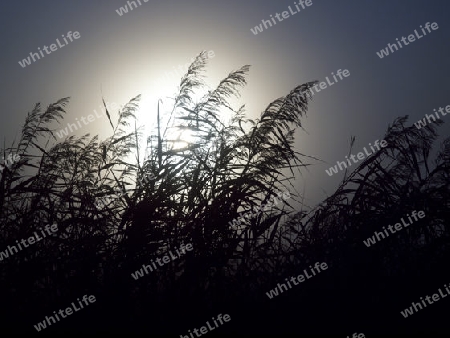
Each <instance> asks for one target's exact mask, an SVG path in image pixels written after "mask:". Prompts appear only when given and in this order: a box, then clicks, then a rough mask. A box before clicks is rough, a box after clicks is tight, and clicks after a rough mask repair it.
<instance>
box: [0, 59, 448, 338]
mask: <svg viewBox="0 0 450 338" xmlns="http://www.w3.org/2000/svg"><path fill="white" fill-rule="evenodd" d="M206 64H207V55H206V52H202V53H200V54H199V55H198V56H197V58H196V59H195V61H194V62H193V63H192V64H191V66H190V67H189V69H188V71H187V73H186V75H184V77H183V78H182V79H181V82H180V85H179V92H178V94H177V95H176V97H175V98H174V102H173V107H172V110H171V111H170V113H169V118H168V121H169V122H168V123H167V125H166V126H161V124H160V121H161V120H160V114H159V113H160V111H159V106H158V111H157V113H158V114H157V122H158V128H157V135H151V136H152V137H149V138H148V139H147V143H146V144H145V146H143V145H142V144H141V143H140V141H139V140H140V137H141V135H142V132H141V130H140V129H139V128H138V127H136V123H135V113H136V110H137V109H138V107H139V100H140V96H136V97H135V98H133V99H131V100H130V101H129V102H128V104H126V105H125V106H124V107H123V108H122V109H120V110H119V111H118V112H110V111H108V108H107V107H106V104H104V105H105V109H106V113H107V117H108V119H109V123H110V124H111V130H112V131H111V136H110V137H108V138H106V139H105V140H103V141H102V140H100V139H99V137H98V136H93V137H90V135H89V134H87V135H84V136H81V137H75V136H70V137H67V138H66V139H64V140H63V141H60V140H59V139H57V138H56V137H55V135H54V133H55V130H57V128H56V127H55V125H56V124H58V123H60V122H61V121H62V120H63V117H64V114H65V113H66V110H65V106H66V105H67V103H68V102H69V98H64V99H61V100H59V101H57V102H56V103H54V104H51V105H50V106H48V108H46V109H42V107H41V105H40V104H37V105H36V106H35V107H34V109H33V110H32V111H31V112H30V113H29V114H28V116H27V118H26V121H25V124H24V127H23V130H22V135H21V138H20V140H18V142H17V144H16V143H14V144H13V145H11V146H10V147H8V148H6V149H4V151H3V152H4V154H5V155H7V154H9V153H14V154H19V155H20V160H19V161H17V162H16V163H13V164H12V165H11V166H10V167H5V169H4V170H3V172H2V174H1V180H0V219H1V232H0V244H1V247H0V251H2V250H3V251H4V250H5V249H6V248H7V246H8V245H14V244H15V243H16V240H19V241H20V240H21V239H26V238H28V237H30V236H32V235H33V233H34V232H35V231H37V229H41V228H43V227H44V226H45V225H47V224H54V223H56V224H58V229H59V230H58V231H57V232H56V233H55V234H54V235H52V236H49V237H48V238H46V239H45V240H42V241H39V242H38V243H35V244H34V245H32V246H30V247H29V248H26V249H25V250H23V251H21V252H19V253H17V254H14V255H11V256H10V257H7V258H6V257H3V260H0V266H1V270H0V271H1V272H0V285H1V287H0V296H1V299H2V300H3V302H2V306H1V307H0V309H1V318H2V319H3V322H4V323H3V330H4V332H9V331H10V332H13V333H26V332H35V331H34V328H33V325H34V324H36V323H38V322H39V321H42V319H43V318H44V317H45V316H46V315H50V314H52V313H53V311H56V310H58V309H60V308H61V309H63V308H65V307H67V306H68V305H69V304H70V303H71V302H73V301H75V300H76V299H77V297H81V296H83V295H84V294H87V295H91V294H92V295H95V297H96V299H97V301H96V303H95V304H93V305H91V306H90V307H89V308H88V309H85V310H83V311H82V312H80V313H77V315H76V316H71V317H70V318H68V319H65V320H61V322H58V323H56V324H54V325H52V326H51V327H49V328H47V329H46V332H48V333H52V332H53V333H56V332H58V333H63V332H78V333H93V332H107V333H144V332H145V333H172V334H185V332H187V330H188V329H191V328H193V327H199V325H200V324H201V323H204V322H205V321H206V320H208V318H211V317H212V316H214V315H216V314H217V313H223V314H224V313H229V314H230V316H231V321H230V322H229V323H227V324H226V325H223V327H221V328H220V332H242V333H266V334H269V333H274V334H276V333H301V334H308V333H316V334H318V333H322V334H325V333H334V334H338V333H342V334H343V335H346V334H349V332H355V331H359V332H364V333H365V334H366V335H367V334H369V333H390V334H393V333H399V332H404V333H410V332H416V331H417V330H419V331H420V330H421V331H422V332H434V331H433V330H435V331H439V330H440V331H443V330H446V331H447V332H448V331H449V330H448V324H446V321H445V320H444V314H445V311H444V310H445V301H443V302H441V303H442V304H440V305H435V307H436V308H435V309H428V310H427V311H428V313H425V311H423V312H424V313H421V314H420V315H419V314H417V315H415V316H416V319H417V320H415V321H414V322H410V321H409V320H405V319H403V317H401V315H400V311H401V310H403V309H404V308H406V307H407V306H409V305H410V303H411V301H413V300H416V299H417V298H418V296H422V295H425V294H427V293H429V292H430V290H434V289H436V288H437V287H439V286H440V285H443V283H445V282H448V281H449V278H448V277H449V274H448V272H447V271H446V269H445V265H444V264H445V263H446V262H447V258H448V255H449V240H448V239H449V229H448V221H447V220H448V219H450V218H449V210H450V209H449V193H450V189H449V186H450V176H449V166H450V139H446V140H444V142H443V143H442V145H441V148H440V149H438V150H437V151H436V154H434V155H432V154H433V149H434V148H433V145H434V144H435V143H436V139H437V136H438V135H437V128H438V126H439V125H440V124H441V123H442V122H441V121H436V123H434V124H432V125H431V124H430V125H427V126H425V127H423V128H422V129H420V130H418V129H417V128H415V127H414V126H407V125H406V123H407V116H405V117H399V118H397V119H395V121H394V122H393V123H392V125H391V126H389V128H388V130H387V132H386V135H385V136H384V139H385V140H386V141H387V142H388V146H387V147H386V148H383V149H381V150H380V151H378V152H377V153H375V154H373V155H372V156H370V157H368V158H366V159H365V160H364V161H362V162H361V163H360V164H359V166H355V167H354V168H353V169H352V171H351V172H349V173H347V172H346V173H345V176H344V179H343V181H342V183H341V184H340V186H339V188H338V189H337V190H336V192H335V193H334V194H333V195H331V196H330V197H328V198H327V199H326V200H325V201H323V202H322V203H320V204H319V205H318V206H317V207H315V208H313V209H311V210H306V209H303V208H302V210H300V211H299V210H296V207H297V208H298V206H299V205H300V206H302V205H303V204H302V200H303V197H304V196H302V194H300V193H298V192H297V190H296V182H295V178H294V175H295V174H296V173H297V172H300V173H301V171H302V169H304V168H305V167H306V166H309V165H311V164H312V163H310V162H314V161H316V160H317V159H316V158H315V157H313V156H307V155H304V154H302V153H300V152H299V151H297V150H296V149H295V148H294V139H295V132H296V131H297V130H298V129H302V123H301V122H302V118H303V117H304V116H305V115H306V113H307V108H308V103H309V102H310V100H311V96H310V90H308V89H310V88H311V87H312V86H313V85H314V84H315V83H316V82H307V83H305V84H302V85H300V86H297V87H296V88H294V89H293V90H292V91H291V92H290V93H288V94H287V95H286V96H284V97H281V98H279V99H277V100H275V101H273V102H271V103H270V104H269V105H268V106H267V107H266V109H265V110H264V111H263V112H262V113H261V116H260V118H258V119H256V120H252V119H248V118H246V117H245V106H241V107H240V108H238V109H235V108H233V107H232V106H231V104H230V103H229V101H230V98H232V97H236V96H239V88H240V87H242V86H243V85H245V84H246V80H245V76H246V74H247V73H248V71H249V66H244V67H242V68H240V69H238V70H236V71H233V72H231V73H230V74H229V75H228V76H227V77H226V78H225V79H224V80H222V81H221V82H220V83H219V84H218V85H217V87H216V88H215V89H214V90H209V91H207V92H206V93H205V94H204V96H203V97H202V98H201V99H200V101H199V102H194V100H193V99H192V97H193V94H194V93H196V92H198V91H201V90H202V89H204V84H203V82H202V72H203V71H204V70H205V67H206ZM294 98H295V100H294ZM224 111H226V113H227V114H229V115H230V116H231V119H230V121H224V119H223V118H222V116H224V115H223V113H224ZM150 113H151V112H149V114H150ZM115 114H116V115H117V120H116V121H113V116H115ZM132 125H134V127H131V126H132ZM52 126H53V127H55V128H53V127H52ZM170 128H177V129H179V130H186V131H193V132H194V134H195V135H196V138H195V141H191V142H186V144H185V146H183V147H175V146H174V143H173V142H172V141H173V140H171V139H170V138H171V136H170ZM155 140H156V141H155ZM351 144H353V142H351ZM143 147H144V148H145V149H146V156H145V158H143V159H142V158H140V155H139V154H140V149H142V148H143ZM350 150H351V149H350ZM133 155H134V156H135V158H134V159H133V161H129V160H127V159H129V158H131V157H132V156H133ZM5 157H6V156H5ZM149 176H150V177H152V179H146V177H149ZM119 190H120V191H125V193H123V194H120V196H118V195H117V191H119ZM285 191H289V192H290V195H291V198H290V199H288V200H286V201H283V202H282V203H277V204H275V203H271V204H270V203H269V205H270V207H269V208H264V209H263V211H262V212H260V213H259V214H258V215H257V216H256V217H253V218H250V219H249V220H248V222H245V223H241V224H240V225H239V226H233V224H232V220H233V219H236V218H238V217H239V216H240V215H241V214H243V213H245V212H249V211H251V210H253V209H254V208H256V207H258V206H260V205H262V204H267V202H269V201H271V200H273V199H274V198H277V196H279V195H280V194H281V193H283V192H285ZM105 198H108V199H107V201H108V203H103V204H101V205H99V204H98V203H97V202H98V200H99V199H105ZM413 210H424V212H425V214H426V218H425V219H423V220H420V221H419V222H417V224H414V225H412V226H410V227H409V228H408V229H404V230H403V231H402V232H399V233H398V234H395V235H391V236H390V237H389V238H387V239H385V240H383V241H380V242H379V243H377V244H376V245H374V246H371V247H369V248H368V247H366V246H364V245H363V240H365V239H367V237H369V236H371V235H372V234H373V233H374V231H381V230H380V228H381V226H383V225H388V224H394V223H397V222H398V220H399V219H400V218H401V217H404V216H405V215H406V214H407V213H409V212H411V211H413ZM182 243H184V244H187V243H191V244H192V246H193V250H192V251H191V252H187V253H186V254H185V255H182V256H180V257H179V258H178V259H176V260H173V261H171V262H170V263H168V264H165V265H164V266H163V267H160V268H158V270H156V271H153V272H151V273H148V274H145V275H144V276H143V277H142V278H139V279H138V280H135V279H133V278H132V277H131V273H133V272H135V271H136V270H139V269H140V268H142V266H143V265H145V264H149V263H150V261H151V260H155V259H157V258H161V257H163V256H164V255H166V254H167V253H168V252H169V251H172V252H174V250H175V249H176V248H179V247H180V245H181V244H182ZM316 262H326V263H327V264H328V269H327V271H325V272H323V273H321V274H320V275H319V276H317V277H315V278H314V279H313V280H311V281H308V282H305V283H303V284H301V285H299V286H297V287H294V288H293V289H292V290H289V291H287V292H285V293H283V294H281V295H280V296H278V297H277V298H276V299H272V300H270V299H268V297H267V296H266V292H267V291H269V290H270V289H272V288H274V287H276V285H277V283H281V282H284V281H285V278H288V277H290V276H297V275H298V274H300V273H301V272H302V271H303V269H305V268H307V267H308V266H309V265H313V264H314V263H316ZM440 306H442V307H441V308H439V307H440ZM433 311H434V312H433ZM430 313H431V314H432V316H433V319H431V317H430V316H431V315H430ZM439 316H441V317H439ZM436 318H441V319H442V320H441V321H439V320H437V319H436ZM299 319H300V320H299ZM430 320H432V321H433V325H434V328H433V329H430V328H429V327H428V323H429V321H430ZM18 324H19V325H18ZM427 330H428V331H427ZM209 334H211V335H212V334H214V333H209Z"/></svg>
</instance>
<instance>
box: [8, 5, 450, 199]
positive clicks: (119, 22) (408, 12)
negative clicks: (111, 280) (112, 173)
mask: <svg viewBox="0 0 450 338" xmlns="http://www.w3.org/2000/svg"><path fill="white" fill-rule="evenodd" d="M141 3H142V5H141V6H139V7H138V8H136V9H134V10H133V11H130V12H129V13H126V14H123V15H122V16H119V15H118V14H117V13H116V9H119V7H121V6H125V5H126V4H127V2H126V1H123V0H108V1H106V0H103V1H93V0H89V1H87V0H77V1H74V0H72V1H67V0H65V1H56V0H53V1H50V0H48V1H47V0H40V1H30V0H28V1H25V0H23V1H2V3H1V5H0V7H1V8H0V22H1V27H2V29H1V30H0V37H1V41H2V47H3V48H2V53H1V55H0V58H1V63H0V64H1V77H0V86H1V91H0V95H1V96H0V98H1V102H2V108H3V113H2V122H1V127H0V136H1V137H2V143H3V139H5V140H6V143H7V144H9V143H10V142H11V141H12V140H13V139H14V137H15V136H16V135H17V134H18V133H19V132H20V129H21V126H22V124H23V121H24V119H25V117H26V114H27V112H28V111H30V110H31V109H32V108H33V106H34V104H35V103H37V102H41V103H42V104H43V105H44V106H47V105H48V104H50V103H52V102H54V101H56V100H58V99H60V98H62V97H66V96H70V97H71V98H72V99H71V103H70V105H69V107H68V115H67V117H66V121H67V122H73V121H74V120H75V118H80V117H81V116H87V115H89V114H91V113H92V111H93V110H94V109H98V107H99V105H100V104H101V97H102V92H103V95H104V97H105V99H106V100H107V101H108V102H113V103H117V104H119V105H123V104H125V103H126V102H127V101H128V100H129V99H131V98H132V97H134V96H136V95H137V94H142V95H143V110H144V111H143V112H142V115H141V120H140V122H141V123H142V124H149V121H153V120H154V116H155V114H156V109H155V108H156V101H157V98H158V97H164V96H167V95H171V94H172V93H173V91H174V90H175V88H176V86H177V85H178V81H172V82H167V81H166V82H163V83H161V81H157V80H158V79H160V77H161V76H162V75H163V74H164V73H165V72H170V71H171V70H172V67H177V66H178V65H183V64H185V63H186V62H189V61H190V59H191V58H192V57H194V56H195V55H197V54H198V53H199V52H200V51H201V50H208V51H211V50H212V51H214V54H215V57H214V58H212V59H211V61H210V64H209V68H208V72H207V74H206V75H207V76H208V80H209V81H210V82H209V83H210V85H211V86H212V85H215V84H217V82H218V81H219V80H221V79H222V78H224V77H225V76H226V75H227V74H228V73H229V72H230V71H232V70H235V69H238V68H239V67H241V66H243V65H245V64H250V65H251V66H252V67H251V71H250V75H249V77H248V81H249V83H248V86H247V87H246V88H245V89H244V90H243V91H242V94H243V96H242V99H241V101H240V102H242V103H246V105H247V112H248V114H249V115H250V116H252V117H257V116H259V113H260V112H261V110H262V109H264V108H265V107H266V106H267V104H268V103H269V102H271V101H272V100H274V99H276V98H278V97H280V96H283V95H286V94H287V93H288V92H289V91H290V90H291V89H293V88H294V87H295V86H297V85H299V84H302V83H305V82H308V81H311V80H320V81H323V80H324V79H325V77H326V76H330V75H331V72H335V73H336V71H337V70H338V69H342V70H343V69H348V70H349V71H350V74H351V75H350V76H349V77H347V78H345V79H344V80H342V81H339V82H338V83H336V84H335V85H333V86H331V87H329V88H327V89H325V90H323V91H322V92H320V93H318V94H316V95H315V96H314V102H313V103H312V104H311V105H310V109H309V114H308V118H307V119H306V120H305V123H304V128H305V129H306V132H307V134H306V133H305V132H302V131H300V132H299V134H298V137H299V141H298V148H299V151H301V152H303V153H305V154H309V155H313V156H315V157H318V158H321V159H322V160H324V161H325V163H316V164H315V165H314V166H312V167H310V168H309V172H305V175H304V178H305V179H304V180H301V181H299V184H298V188H299V190H303V186H304V184H306V197H307V200H306V201H307V202H308V203H309V204H315V203H317V202H318V201H319V200H321V199H323V198H324V197H325V196H326V195H327V194H328V195H329V194H331V193H332V191H333V189H334V188H335V187H336V185H337V183H338V181H339V180H340V179H341V178H342V173H340V174H339V175H335V176H333V177H328V175H326V173H325V169H327V168H329V167H330V166H331V165H334V164H335V163H336V161H337V160H343V159H344V156H345V155H347V153H348V144H349V138H350V136H351V135H355V136H356V138H357V141H356V144H355V146H354V152H358V151H360V150H361V149H362V148H363V147H365V146H367V145H368V144H369V142H371V143H373V141H375V140H376V139H381V138H382V137H383V135H384V132H385V130H386V127H387V126H388V124H390V123H391V122H392V121H393V120H394V118H395V117H398V116H400V115H406V114H408V115H409V116H410V124H412V123H414V122H416V121H417V120H418V119H420V118H422V117H423V116H424V114H431V113H432V112H433V109H434V108H439V107H442V106H446V105H448V104H450V97H449V95H448V93H449V92H450V84H449V83H448V82H447V80H448V79H449V78H450V63H449V60H450V52H449V48H448V41H449V36H450V28H449V26H450V25H449V20H448V15H449V9H450V2H449V1H445V0H439V1H438V0H432V1H419V0H396V1H395V0H389V1H388V0H378V1H374V0H347V1H336V0H334V1H331V0H312V3H313V4H312V6H310V7H307V8H306V9H304V10H302V11H301V12H300V13H297V14H295V15H292V16H290V17H289V18H287V19H284V20H283V21H282V22H278V23H277V24H276V25H274V26H273V27H271V28H268V29H267V30H266V29H265V30H264V31H263V32H261V33H259V34H257V35H254V34H253V33H252V32H251V30H250V29H251V28H254V27H255V26H256V25H259V24H260V23H261V20H262V19H268V18H269V16H270V15H271V14H272V15H275V14H276V13H277V12H278V13H281V12H283V11H285V10H288V6H291V7H292V8H293V7H294V1H291V0H281V1H280V0H277V1H275V0H273V1H261V0H246V1H242V0H240V1H235V0H232V1H215V0H208V1H206V0H198V1H195V0H177V1H175V0H165V1H158V2H157V1H152V0H150V1H149V2H147V3H145V2H144V0H141ZM427 22H430V23H433V22H436V23H437V24H438V26H439V29H437V30H435V31H432V32H431V33H429V34H427V35H426V36H424V37H423V38H421V39H419V40H416V41H415V42H412V43H410V44H409V45H408V46H404V47H403V48H402V49H400V50H399V51H396V52H394V53H392V54H391V55H389V56H387V57H384V58H383V59H380V58H379V57H378V56H377V54H376V52H379V51H380V50H381V49H384V48H385V47H386V46H387V44H388V43H394V42H395V38H401V37H402V36H407V35H409V34H412V33H413V32H414V30H415V29H417V30H419V27H420V25H422V26H423V25H424V24H425V23H427ZM69 31H72V32H74V31H78V32H79V33H80V36H81V37H80V38H79V39H78V40H74V41H73V42H71V43H69V44H67V45H66V46H64V47H63V48H60V49H58V50H56V51H54V52H52V53H51V54H50V55H46V56H45V57H44V58H42V59H41V60H38V61H36V62H34V63H31V65H29V66H26V67H25V68H22V67H21V66H20V65H19V63H18V61H21V60H22V59H24V58H26V57H27V56H28V55H29V53H30V52H36V51H37V49H38V47H40V48H42V47H43V46H44V45H47V46H48V45H50V44H52V43H54V42H55V40H56V39H57V38H59V37H61V35H63V34H67V32H69ZM445 118H446V117H444V118H443V119H444V121H445ZM447 119H450V116H448V117H447ZM108 125H109V124H108V123H107V121H106V120H105V119H103V120H102V119H98V120H96V121H95V122H93V123H91V124H89V125H87V126H85V127H83V129H82V130H80V132H79V133H78V134H84V133H88V132H90V133H94V134H97V133H100V135H101V136H103V137H105V136H108V135H109V131H110V130H109V129H108ZM447 125H448V123H446V125H444V126H443V127H441V135H443V136H447V135H448V131H449V128H448V126H447Z"/></svg>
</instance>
